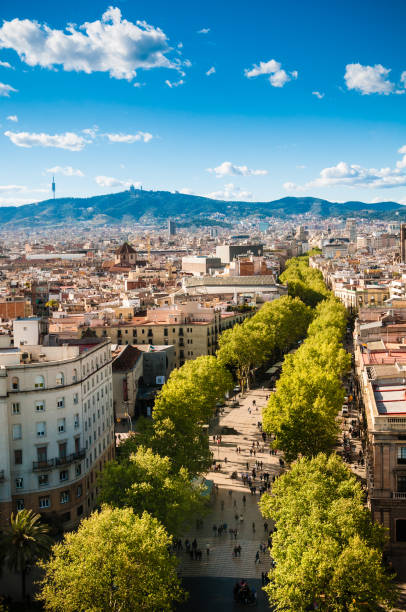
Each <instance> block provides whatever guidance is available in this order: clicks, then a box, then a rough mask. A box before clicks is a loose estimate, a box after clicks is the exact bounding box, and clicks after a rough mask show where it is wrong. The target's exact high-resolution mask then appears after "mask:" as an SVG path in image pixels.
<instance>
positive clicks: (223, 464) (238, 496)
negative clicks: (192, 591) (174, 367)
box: [179, 389, 282, 579]
mask: <svg viewBox="0 0 406 612" xmlns="http://www.w3.org/2000/svg"><path fill="white" fill-rule="evenodd" d="M269 394H270V391H269V390H268V389H254V390H252V391H248V392H247V393H246V394H245V395H244V396H243V397H242V398H239V403H240V405H239V406H238V407H231V406H226V408H225V411H224V415H223V416H222V417H221V418H220V422H219V425H218V426H217V428H216V432H215V435H221V442H219V443H217V440H213V437H212V436H211V438H210V448H211V451H212V452H213V456H214V460H215V461H216V465H219V466H220V471H210V472H209V473H208V474H207V475H206V478H207V479H209V480H212V481H213V482H214V483H215V485H217V486H218V490H217V493H214V498H213V502H212V506H211V510H210V513H209V514H208V515H207V516H205V517H204V521H203V525H202V526H201V527H199V528H195V529H192V530H190V531H188V532H187V533H185V534H183V538H182V540H183V543H184V542H185V539H188V540H189V541H190V542H192V541H193V539H194V538H196V540H197V544H198V549H200V550H201V551H202V560H195V559H193V560H192V559H191V558H190V555H188V554H187V553H186V552H185V551H183V552H180V553H179V558H180V573H181V575H182V576H212V577H233V578H242V577H244V578H247V579H248V578H261V573H262V572H267V573H268V572H269V569H270V564H271V558H270V555H269V550H268V549H266V552H263V553H260V555H259V560H260V562H259V563H256V562H255V557H256V553H257V551H260V548H261V545H263V546H264V547H265V546H267V541H268V531H269V530H272V528H273V525H272V521H265V520H264V519H263V517H262V516H261V513H260V511H259V507H258V501H259V498H260V496H259V488H260V487H261V486H262V485H263V484H264V480H263V474H264V473H269V475H270V481H271V482H272V476H274V475H275V476H276V475H278V474H280V472H281V470H282V468H281V466H280V465H279V457H280V454H279V455H271V454H270V450H269V441H267V442H264V441H263V439H262V432H261V430H260V428H259V427H258V422H261V420H262V407H263V406H265V404H266V397H267V396H269ZM253 402H255V404H253ZM253 444H254V446H253ZM238 448H240V449H241V452H237V449H238ZM250 449H251V453H250ZM254 451H255V455H254ZM257 461H260V462H262V463H263V466H262V469H260V468H258V467H257V464H256V462H257ZM247 465H248V467H247ZM253 469H255V477H253V475H252V470H253ZM233 472H236V473H237V478H236V479H235V478H231V475H232V474H233ZM247 472H248V473H249V474H250V476H251V478H252V485H253V486H256V493H255V494H251V493H250V489H249V487H248V486H247V485H244V484H243V482H242V479H241V475H242V474H243V473H244V474H245V473H247ZM261 476H262V479H261ZM215 489H217V487H215ZM243 497H245V503H244V500H243ZM264 523H265V524H266V523H267V525H266V526H267V529H265V528H264ZM220 525H225V526H226V527H225V529H224V531H223V533H222V535H216V536H215V535H214V533H215V531H214V529H213V528H214V526H215V527H216V528H218V527H219V526H220ZM230 529H232V530H234V529H236V530H237V534H236V537H234V535H232V534H230V533H229V530H230ZM217 533H218V532H217ZM207 544H209V547H210V553H209V557H207V553H206V545H207ZM238 545H240V546H241V557H237V558H234V557H233V549H234V546H238Z"/></svg>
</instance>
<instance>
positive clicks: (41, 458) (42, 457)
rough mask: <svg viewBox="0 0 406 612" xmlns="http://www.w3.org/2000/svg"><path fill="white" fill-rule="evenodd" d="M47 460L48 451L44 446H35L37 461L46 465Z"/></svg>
mask: <svg viewBox="0 0 406 612" xmlns="http://www.w3.org/2000/svg"><path fill="white" fill-rule="evenodd" d="M47 460H48V449H47V447H46V446H37V461H38V462H39V463H46V462H47Z"/></svg>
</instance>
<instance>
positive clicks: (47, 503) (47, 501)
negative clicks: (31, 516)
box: [38, 495, 51, 508]
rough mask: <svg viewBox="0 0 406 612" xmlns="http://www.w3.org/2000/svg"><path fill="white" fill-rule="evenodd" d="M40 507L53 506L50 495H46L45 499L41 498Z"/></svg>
mask: <svg viewBox="0 0 406 612" xmlns="http://www.w3.org/2000/svg"><path fill="white" fill-rule="evenodd" d="M38 505H39V507H40V508H49V506H50V505H51V499H50V497H49V495H45V496H44V497H40V498H39V499H38Z"/></svg>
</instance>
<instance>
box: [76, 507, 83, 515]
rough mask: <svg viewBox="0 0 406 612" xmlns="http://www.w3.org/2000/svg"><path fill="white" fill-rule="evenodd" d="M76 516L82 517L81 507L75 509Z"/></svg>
mask: <svg viewBox="0 0 406 612" xmlns="http://www.w3.org/2000/svg"><path fill="white" fill-rule="evenodd" d="M76 514H77V515H78V516H82V514H83V506H78V507H77V510H76Z"/></svg>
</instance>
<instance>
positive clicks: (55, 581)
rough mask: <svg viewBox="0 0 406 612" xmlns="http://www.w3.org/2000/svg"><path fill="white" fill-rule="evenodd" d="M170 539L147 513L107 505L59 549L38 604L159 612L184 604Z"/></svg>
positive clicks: (86, 610) (63, 611)
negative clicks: (170, 550)
mask: <svg viewBox="0 0 406 612" xmlns="http://www.w3.org/2000/svg"><path fill="white" fill-rule="evenodd" d="M170 543H171V537H170V536H169V535H168V534H167V532H166V531H165V528H164V527H163V525H161V524H160V523H159V521H158V520H157V519H155V518H153V517H151V516H150V515H149V514H148V513H147V512H144V513H143V514H142V516H136V515H135V514H134V512H133V511H132V509H131V508H122V509H118V508H115V509H113V508H110V507H108V506H103V508H102V510H101V512H100V513H93V514H92V515H91V516H90V517H89V518H87V519H84V520H83V521H82V522H81V524H80V526H79V529H78V530H77V531H76V532H72V533H67V534H65V536H64V539H63V541H62V542H61V543H58V544H55V545H54V546H53V548H52V554H51V557H50V559H49V560H48V561H46V562H43V563H42V564H41V566H42V569H43V570H44V572H45V575H44V578H43V580H42V581H41V582H40V587H41V591H40V593H39V595H38V599H39V600H41V601H43V604H44V608H45V610H50V611H52V612H105V611H106V610H112V611H117V612H118V611H120V612H134V610H140V611H143V612H155V611H156V610H171V609H172V604H173V603H174V602H176V601H180V600H181V599H182V590H181V587H180V583H179V579H178V577H177V573H176V566H177V560H176V558H175V557H173V556H171V555H170V553H169V552H168V547H169V545H170Z"/></svg>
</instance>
